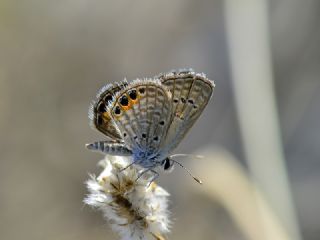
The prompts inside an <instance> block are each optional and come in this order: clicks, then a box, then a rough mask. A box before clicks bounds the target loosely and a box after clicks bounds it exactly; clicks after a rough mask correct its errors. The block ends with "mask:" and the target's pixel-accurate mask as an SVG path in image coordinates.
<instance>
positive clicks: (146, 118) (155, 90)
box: [109, 79, 172, 152]
mask: <svg viewBox="0 0 320 240" xmlns="http://www.w3.org/2000/svg"><path fill="white" fill-rule="evenodd" d="M171 102H172V101H171V94H170V91H168V90H167V89H166V87H164V86H163V85H162V84H161V83H160V81H159V80H157V79H149V80H136V81H134V82H132V83H130V84H129V85H128V86H127V87H126V88H125V89H124V90H122V91H120V92H119V93H118V94H117V95H116V97H115V99H114V102H112V104H111V105H110V106H109V108H110V113H111V115H112V118H113V119H114V122H115V124H116V125H117V127H118V128H119V129H120V131H121V133H122V137H123V140H124V142H125V143H126V145H127V146H128V148H129V149H140V150H141V151H150V152H155V151H158V150H159V149H160V148H159V146H160V144H161V143H162V142H164V141H165V139H164V137H165V133H166V132H167V129H168V125H169V123H170V119H171V112H172V103H171Z"/></svg>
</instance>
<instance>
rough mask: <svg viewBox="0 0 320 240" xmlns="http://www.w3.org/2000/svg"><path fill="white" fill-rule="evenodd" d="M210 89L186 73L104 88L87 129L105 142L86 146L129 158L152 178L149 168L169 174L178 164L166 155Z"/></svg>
mask: <svg viewBox="0 0 320 240" xmlns="http://www.w3.org/2000/svg"><path fill="white" fill-rule="evenodd" d="M214 87H215V84H214V82H213V81H211V80H209V79H208V78H207V77H206V76H205V75H204V74H199V73H195V72H193V71H192V70H181V71H177V72H174V71H173V72H170V73H166V74H161V75H159V76H157V77H154V78H152V79H143V80H140V79H137V80H134V81H132V82H130V83H127V82H126V81H123V82H121V83H118V84H109V85H107V86H105V87H103V88H102V89H101V90H100V91H99V92H98V94H97V98H96V100H95V101H94V102H93V103H92V105H91V107H90V110H89V118H90V123H91V125H92V126H93V128H95V129H97V130H98V131H100V132H102V133H103V134H104V135H106V136H108V137H109V138H110V139H111V140H110V141H99V142H94V143H91V144H87V148H89V149H91V150H95V151H100V152H102V153H105V154H110V155H119V156H131V157H132V163H131V164H130V165H132V164H137V165H139V166H141V167H143V168H144V169H145V171H144V172H146V171H151V172H154V173H155V174H156V177H157V176H158V173H157V172H156V171H155V170H154V168H155V167H158V166H162V167H163V169H164V170H170V169H171V168H172V166H173V163H174V162H176V163H178V162H177V161H175V160H173V159H172V158H171V157H172V156H173V155H171V156H170V153H171V152H172V151H173V150H174V149H175V148H176V147H177V146H178V144H179V143H180V142H181V140H182V139H183V138H184V136H185V135H186V133H187V132H188V131H189V130H190V128H191V127H192V125H193V124H194V123H195V122H196V120H197V119H198V118H199V116H200V115H201V113H202V111H203V110H204V108H205V107H206V105H207V103H208V101H209V100H210V98H211V96H212V93H213V89H214ZM178 164H179V165H181V164H180V163H178ZM144 172H143V173H144ZM143 173H142V174H143ZM195 179H196V178H195ZM196 180H197V181H198V182H200V180H198V179H196Z"/></svg>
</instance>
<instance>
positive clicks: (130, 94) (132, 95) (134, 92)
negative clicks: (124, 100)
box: [129, 89, 137, 100]
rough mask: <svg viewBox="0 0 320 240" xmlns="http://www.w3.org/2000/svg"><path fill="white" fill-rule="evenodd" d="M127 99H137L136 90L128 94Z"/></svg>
mask: <svg viewBox="0 0 320 240" xmlns="http://www.w3.org/2000/svg"><path fill="white" fill-rule="evenodd" d="M129 97H130V98H131V99H132V100H136V99H137V91H136V90H134V89H133V90H131V91H130V92H129Z"/></svg>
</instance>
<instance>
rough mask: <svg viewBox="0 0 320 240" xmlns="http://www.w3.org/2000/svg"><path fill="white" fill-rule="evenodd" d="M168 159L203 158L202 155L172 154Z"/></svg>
mask: <svg viewBox="0 0 320 240" xmlns="http://www.w3.org/2000/svg"><path fill="white" fill-rule="evenodd" d="M170 157H190V158H204V157H203V156H202V155H193V154H183V153H178V154H173V155H171V156H170Z"/></svg>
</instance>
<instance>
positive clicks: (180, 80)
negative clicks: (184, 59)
mask: <svg viewBox="0 0 320 240" xmlns="http://www.w3.org/2000/svg"><path fill="white" fill-rule="evenodd" d="M160 78H161V82H162V84H163V85H165V86H167V87H168V89H169V90H170V92H171V93H172V104H173V111H172V116H171V125H170V127H169V129H168V132H167V136H166V141H165V142H164V144H163V145H162V148H163V149H166V150H167V151H171V150H173V149H174V148H175V147H176V146H177V145H178V144H179V143H180V142H181V140H182V139H183V137H184V136H185V135H186V133H187V132H188V131H189V130H190V128H191V127H192V125H193V124H194V123H195V122H196V120H197V119H198V117H199V116H200V115H201V113H202V111H203V109H204V108H205V107H206V105H207V103H208V101H209V99H210V98H211V95H212V92H213V89H214V83H213V81H211V80H209V79H208V78H206V77H205V75H203V74H197V73H194V72H192V71H183V72H175V73H168V74H165V75H162V76H161V77H160Z"/></svg>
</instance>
